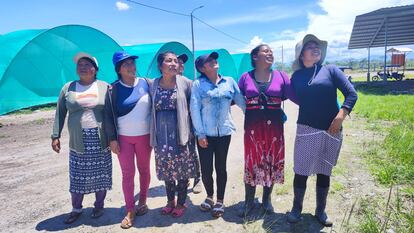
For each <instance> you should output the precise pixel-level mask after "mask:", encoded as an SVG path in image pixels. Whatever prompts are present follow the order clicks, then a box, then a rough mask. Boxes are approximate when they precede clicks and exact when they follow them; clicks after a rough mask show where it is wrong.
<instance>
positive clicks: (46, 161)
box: [0, 103, 381, 233]
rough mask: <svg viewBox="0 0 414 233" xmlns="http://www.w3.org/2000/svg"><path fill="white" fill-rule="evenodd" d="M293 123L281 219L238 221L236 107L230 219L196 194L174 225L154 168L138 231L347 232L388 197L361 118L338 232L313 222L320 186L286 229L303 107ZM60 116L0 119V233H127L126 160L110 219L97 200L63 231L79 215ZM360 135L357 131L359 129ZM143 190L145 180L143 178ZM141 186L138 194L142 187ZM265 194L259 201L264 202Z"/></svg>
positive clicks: (342, 181) (350, 144)
mask: <svg viewBox="0 0 414 233" xmlns="http://www.w3.org/2000/svg"><path fill="white" fill-rule="evenodd" d="M285 108H286V112H287V114H288V122H287V124H286V126H285V127H286V128H285V135H286V184H284V185H279V186H276V188H275V190H274V194H273V196H272V202H273V204H274V206H275V210H276V213H275V214H273V215H271V216H266V217H265V218H262V216H261V215H260V213H258V211H256V213H255V214H254V216H253V219H250V220H249V221H248V223H245V222H244V220H243V219H240V218H239V217H237V216H236V213H237V208H238V206H239V204H240V203H241V201H242V200H243V198H244V187H243V181H242V177H243V130H242V126H243V114H242V112H241V111H240V110H239V109H237V108H234V109H233V116H234V119H235V122H236V124H237V128H238V131H237V133H236V134H234V135H233V137H232V142H231V146H230V151H229V157H228V183H227V189H226V196H225V204H226V206H227V208H226V213H225V216H224V218H221V219H217V220H213V219H212V218H211V216H210V214H209V213H202V212H200V211H199V210H198V205H199V203H201V202H202V200H203V199H204V198H205V192H202V193H201V194H193V193H191V192H189V194H188V200H187V203H188V204H189V208H188V210H187V212H186V214H185V216H184V217H182V218H180V219H173V218H171V217H170V216H161V215H160V214H159V212H160V209H161V207H162V206H164V205H165V203H166V197H165V191H164V185H163V183H162V182H160V181H158V180H157V178H156V177H155V168H154V164H155V163H154V161H153V160H152V161H151V167H152V175H153V176H152V180H151V185H150V191H149V199H148V205H149V207H150V211H149V213H148V214H146V215H144V216H142V217H138V218H137V219H136V221H135V225H134V228H136V229H134V228H133V230H140V231H141V232H142V231H143V232H174V233H175V232H207V231H208V232H265V231H272V232H321V231H322V232H340V231H342V230H341V229H342V228H341V222H342V221H343V219H344V216H345V214H346V212H347V211H348V209H349V208H350V207H351V205H352V203H353V202H354V200H355V199H356V198H357V197H360V196H362V195H381V192H379V191H378V188H377V187H376V186H375V184H374V183H373V181H372V178H371V177H370V176H369V175H368V172H367V171H366V169H365V166H364V165H363V163H362V162H361V159H360V158H359V156H358V155H357V154H355V151H358V150H356V148H363V140H361V139H362V138H364V137H367V136H369V135H368V134H367V132H365V131H364V130H363V129H362V127H361V124H362V122H360V121H359V120H358V118H355V119H353V120H348V122H347V123H346V129H345V135H346V136H345V143H344V147H343V150H342V154H341V156H340V162H339V165H338V168H337V169H336V170H335V172H334V176H333V178H332V180H333V183H335V184H333V185H335V187H336V188H335V190H336V192H335V193H332V194H331V195H330V197H329V200H328V209H327V212H328V214H329V215H330V216H331V218H332V219H333V220H334V222H335V225H334V227H332V228H323V227H322V226H321V225H319V224H318V223H317V221H316V220H315V219H314V217H313V216H312V214H313V212H314V208H315V198H314V196H315V195H314V193H315V191H314V186H315V179H310V181H309V182H308V187H309V189H308V191H307V194H306V196H305V200H306V201H305V203H304V205H305V206H304V217H305V219H304V221H302V222H301V223H299V224H296V225H290V224H288V223H287V222H286V217H285V213H286V212H287V211H288V210H289V209H290V207H291V203H292V198H293V197H292V177H293V174H292V173H293V172H292V154H293V142H294V135H295V130H296V125H295V119H296V118H297V107H296V106H294V105H293V104H292V103H288V104H286V106H285ZM53 114H54V112H52V111H46V112H35V113H33V114H29V115H14V116H1V117H0V123H1V124H0V126H1V125H2V126H1V127H0V200H1V208H0V216H1V218H0V232H38V231H65V232H118V231H119V232H121V231H122V229H121V228H120V227H119V223H120V221H121V219H122V218H123V216H124V211H125V209H124V206H123V203H124V202H123V195H122V191H121V173H120V168H119V163H118V159H117V158H116V157H113V190H112V191H110V192H109V193H108V195H107V199H106V203H105V205H106V212H105V214H104V216H102V217H101V218H99V219H91V218H90V217H89V215H90V213H91V210H92V208H91V207H92V206H93V201H94V196H93V195H87V196H86V197H85V199H84V208H85V210H84V214H83V215H82V217H81V218H80V219H79V220H78V221H77V222H76V223H75V224H73V225H65V224H63V220H64V217H65V214H66V213H67V212H68V211H70V210H71V205H70V195H69V192H68V191H67V190H68V186H69V181H68V141H67V131H66V130H65V131H64V134H63V139H62V144H63V151H61V153H60V154H56V153H54V152H53V151H52V150H51V148H50V132H51V127H52V122H53V120H52V117H53ZM356 129H357V130H356ZM136 183H138V179H137V178H136ZM136 187H138V186H137V185H136ZM261 193H262V192H261V188H259V189H258V193H257V194H256V197H257V198H258V201H259V200H260V201H261Z"/></svg>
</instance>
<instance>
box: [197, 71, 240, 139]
mask: <svg viewBox="0 0 414 233" xmlns="http://www.w3.org/2000/svg"><path fill="white" fill-rule="evenodd" d="M220 78H221V80H220V81H219V82H218V83H217V84H213V83H212V82H211V81H210V80H209V79H208V78H207V76H205V75H201V76H200V77H199V78H198V79H197V80H195V81H194V82H193V87H192V89H191V101H190V111H191V119H192V121H193V126H194V130H195V134H196V136H197V137H198V138H199V139H202V138H205V137H206V136H212V137H220V136H227V135H230V134H232V133H233V132H234V131H235V130H236V127H235V126H234V122H233V119H232V116H231V105H232V102H233V101H234V102H235V103H236V104H237V105H238V106H239V107H240V108H241V109H242V110H243V111H245V109H246V104H245V100H244V97H243V95H242V94H241V93H240V89H239V87H238V85H237V83H236V82H235V81H234V80H233V79H232V78H231V77H224V76H223V77H222V76H220Z"/></svg>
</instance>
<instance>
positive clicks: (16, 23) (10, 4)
mask: <svg viewBox="0 0 414 233" xmlns="http://www.w3.org/2000/svg"><path fill="white" fill-rule="evenodd" d="M135 2H137V3H142V4H146V5H150V6H153V7H157V8H162V9H165V10H169V11H173V12H178V13H180V14H183V15H180V14H171V13H167V12H164V11H160V10H156V9H152V8H148V7H144V6H141V5H139V4H136V3H133V2H130V1H126V0H123V1H113V0H88V1H86V0H36V1H33V0H15V1H11V0H8V1H2V2H1V4H0V15H1V18H2V19H1V20H0V34H6V33H9V32H13V31H17V30H24V29H50V28H53V27H56V26H61V25H67V24H80V25H86V26H90V27H93V28H96V29H98V30H100V31H102V32H103V33H105V34H107V35H108V36H110V37H112V38H113V39H114V40H115V41H116V42H118V44H120V45H134V44H150V43H160V42H169V41H178V42H180V43H183V44H184V45H186V46H187V47H188V48H190V50H191V45H192V43H191V20H190V19H191V18H190V17H189V15H190V13H191V11H192V10H193V9H195V8H197V7H200V6H203V7H202V8H199V9H196V10H195V11H194V16H195V17H197V18H198V19H201V20H202V21H203V22H206V23H207V24H209V25H211V26H213V27H214V28H216V29H218V30H220V31H222V32H224V33H226V34H228V35H231V36H232V37H234V38H236V39H234V38H230V37H229V36H226V35H224V34H222V33H220V32H217V31H216V30H214V29H212V28H211V27H209V26H207V25H205V24H203V23H202V22H200V21H198V20H197V19H194V27H193V28H194V38H195V50H204V49H218V48H224V49H227V50H228V51H229V52H230V53H242V52H250V50H251V49H252V48H253V47H254V46H256V45H258V44H260V43H267V44H269V45H270V46H271V47H272V49H273V52H274V55H275V60H276V61H277V62H281V61H282V55H281V54H282V46H283V59H284V60H283V61H284V62H285V63H288V62H291V61H293V59H294V47H295V44H296V43H297V42H298V41H299V40H300V39H302V38H303V37H304V36H305V35H306V34H308V33H312V34H315V35H316V36H318V37H319V38H320V39H323V40H327V41H328V53H327V60H330V61H335V60H346V59H351V58H355V59H359V58H365V57H367V54H368V52H367V49H357V50H348V49H347V47H348V42H349V38H350V36H351V31H352V26H353V23H354V20H355V17H356V16H357V15H360V14H365V13H368V12H371V11H374V10H377V9H379V8H383V7H393V6H402V5H409V4H414V0H346V1H345V0H311V1H305V0H290V1H279V0H254V1H252V0H169V1H165V0H164V1H162V0H135ZM405 47H411V48H412V49H414V46H413V45H411V46H405ZM383 53H384V49H383V48H378V49H371V55H373V56H375V55H383ZM409 57H414V52H413V53H411V54H409Z"/></svg>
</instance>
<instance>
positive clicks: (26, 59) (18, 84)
mask: <svg viewBox="0 0 414 233" xmlns="http://www.w3.org/2000/svg"><path fill="white" fill-rule="evenodd" d="M0 50H1V51H2V52H1V53H0V100H1V101H0V114H4V113H7V112H11V111H14V110H17V109H21V108H25V107H30V106H35V105H41V104H47V103H54V102H56V101H57V97H58V95H59V91H60V89H61V88H62V86H63V85H64V84H65V83H66V82H68V81H71V80H75V79H77V75H76V66H75V64H74V62H73V60H72V57H73V56H74V55H75V54H76V53H77V52H79V51H84V52H87V53H90V54H92V55H93V56H95V57H96V58H97V59H98V63H99V67H100V69H99V72H98V78H99V79H102V80H105V81H108V82H110V81H112V80H114V77H116V75H115V74H114V71H113V66H112V63H111V58H112V54H113V53H114V52H115V51H117V50H122V48H121V47H120V46H119V45H118V44H117V43H116V42H115V41H114V40H113V39H112V38H111V37H109V36H107V35H105V34H104V33H102V32H100V31H98V30H96V29H94V28H91V27H86V26H81V25H65V26H59V27H55V28H52V29H49V30H23V31H16V32H12V33H8V34H5V35H2V36H1V37H0Z"/></svg>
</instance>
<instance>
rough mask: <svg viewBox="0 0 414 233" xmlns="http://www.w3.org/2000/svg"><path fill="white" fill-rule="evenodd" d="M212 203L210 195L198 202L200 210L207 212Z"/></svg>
mask: <svg viewBox="0 0 414 233" xmlns="http://www.w3.org/2000/svg"><path fill="white" fill-rule="evenodd" d="M213 205H214V201H213V199H212V198H211V197H207V198H206V199H205V200H204V201H203V202H202V203H201V204H200V210H201V211H204V212H207V211H210V210H211V208H212V207H213Z"/></svg>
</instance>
